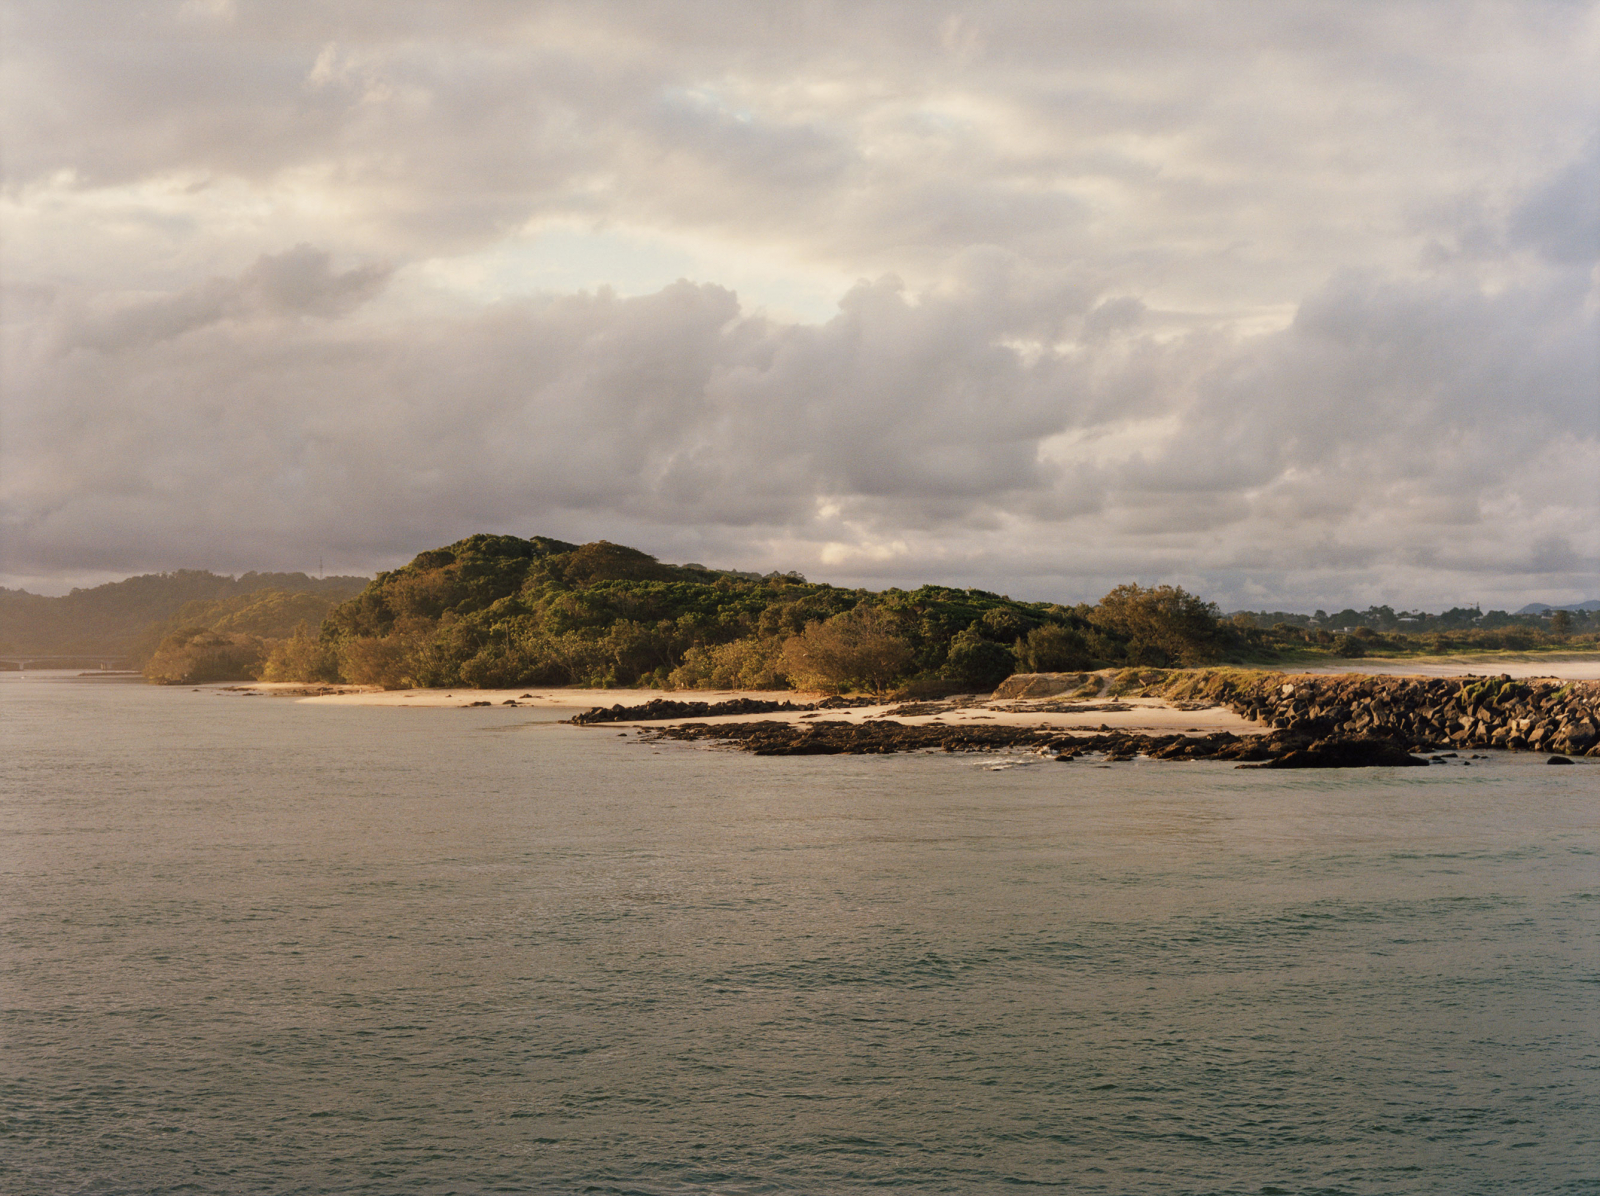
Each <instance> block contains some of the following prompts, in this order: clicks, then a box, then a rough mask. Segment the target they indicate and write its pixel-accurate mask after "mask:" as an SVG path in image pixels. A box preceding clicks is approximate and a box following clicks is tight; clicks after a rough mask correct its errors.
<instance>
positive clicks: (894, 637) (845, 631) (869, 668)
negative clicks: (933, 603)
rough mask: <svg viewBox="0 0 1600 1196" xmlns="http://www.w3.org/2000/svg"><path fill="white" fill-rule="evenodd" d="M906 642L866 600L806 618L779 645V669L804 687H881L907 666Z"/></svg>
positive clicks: (907, 649) (884, 688) (901, 672)
mask: <svg viewBox="0 0 1600 1196" xmlns="http://www.w3.org/2000/svg"><path fill="white" fill-rule="evenodd" d="M911 659H912V656H911V645H910V644H908V643H907V642H906V641H905V640H904V639H903V638H902V637H901V636H900V635H899V634H898V631H897V629H896V628H895V626H894V624H893V623H892V622H891V621H890V620H889V619H887V618H886V617H885V616H884V615H883V614H882V612H880V611H879V610H878V609H877V608H876V607H874V606H870V605H868V604H867V603H862V604H861V605H859V606H857V607H855V608H854V609H852V610H848V611H846V612H845V613H844V614H842V615H835V616H834V617H833V618H831V619H829V620H827V621H826V622H821V621H815V622H811V623H807V624H806V629H805V630H804V631H802V632H801V633H800V634H799V635H796V636H791V637H790V638H789V640H788V641H787V642H785V644H784V645H783V671H784V672H785V673H787V674H788V675H789V676H790V677H791V678H793V679H794V680H796V681H798V682H799V683H800V684H801V685H803V686H806V687H807V688H815V689H843V688H845V687H847V686H850V685H865V686H867V687H868V688H870V689H872V690H874V691H875V692H878V693H882V692H883V691H884V690H886V689H888V688H889V686H890V685H891V684H892V683H893V682H894V681H895V680H896V679H897V678H899V677H900V676H902V675H903V674H904V673H905V672H906V671H907V670H908V669H909V668H910V667H911Z"/></svg>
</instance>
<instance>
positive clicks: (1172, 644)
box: [1092, 585, 1221, 668]
mask: <svg viewBox="0 0 1600 1196" xmlns="http://www.w3.org/2000/svg"><path fill="white" fill-rule="evenodd" d="M1092 617H1093V619H1094V622H1095V623H1096V624H1098V625H1099V626H1100V627H1101V628H1102V629H1103V630H1106V631H1109V632H1111V633H1113V634H1114V635H1117V636H1120V637H1122V638H1124V639H1125V640H1126V641H1127V648H1126V652H1127V660H1128V663H1129V664H1136V665H1153V666H1155V667H1157V668H1163V667H1171V666H1173V665H1184V666H1189V667H1193V666H1195V665H1202V664H1210V663H1211V662H1212V661H1214V660H1216V659H1217V657H1218V656H1219V655H1220V653H1221V621H1220V616H1219V614H1218V611H1217V608H1216V606H1215V605H1214V604H1212V603H1210V602H1207V601H1205V600H1204V599H1203V598H1198V597H1196V596H1195V595H1193V594H1190V593H1188V592H1187V591H1185V590H1183V589H1182V588H1181V587H1178V586H1152V587H1151V588H1149V589H1145V588H1143V587H1141V586H1136V585H1126V586H1118V587H1117V588H1116V589H1114V590H1112V591H1111V592H1110V593H1109V594H1107V595H1106V596H1105V597H1104V598H1102V599H1101V600H1100V605H1099V606H1097V607H1096V608H1095V610H1094V614H1093V616H1092Z"/></svg>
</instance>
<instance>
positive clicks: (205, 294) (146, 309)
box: [54, 245, 392, 353]
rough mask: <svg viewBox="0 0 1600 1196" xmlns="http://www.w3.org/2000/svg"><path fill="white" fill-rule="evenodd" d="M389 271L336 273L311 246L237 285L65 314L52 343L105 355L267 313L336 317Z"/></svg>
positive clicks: (262, 264) (253, 269) (372, 267)
mask: <svg viewBox="0 0 1600 1196" xmlns="http://www.w3.org/2000/svg"><path fill="white" fill-rule="evenodd" d="M391 273H392V267H391V266H389V265H388V264H383V263H379V264H368V265H364V266H356V267H354V268H352V269H350V270H346V271H344V272H342V273H335V272H334V270H333V268H332V257H331V256H330V255H329V254H328V253H327V252H325V251H323V250H320V249H316V248H314V247H312V246H310V245H297V246H295V247H294V248H293V249H289V250H286V251H285V252H283V253H278V254H263V255H262V256H261V257H259V258H258V259H257V260H256V262H255V263H254V264H253V265H252V266H250V267H249V268H248V269H247V270H245V271H244V272H243V273H242V274H241V275H239V277H237V278H234V279H223V278H213V279H209V280H207V281H206V282H203V283H200V284H199V285H197V286H194V287H191V288H189V289H188V290H186V291H183V292H180V293H179V294H176V295H161V296H156V297H137V298H134V299H132V300H129V301H123V302H112V303H110V304H102V305H101V309H100V310H92V309H91V310H87V311H86V310H83V309H81V308H80V309H78V310H69V311H66V312H64V313H63V318H62V319H61V320H60V321H59V326H58V330H57V333H56V336H55V337H54V340H55V343H56V345H57V351H58V352H67V351H69V350H71V349H75V348H87V349H95V350H98V351H100V352H104V353H114V352H120V351H122V350H125V349H130V348H135V347H139V346H145V345H150V344H154V343H155V342H157V341H163V340H169V339H171V338H172V337H175V336H181V335H183V334H184V333H186V332H192V331H194V330H195V329H197V328H204V327H206V326H207V325H210V324H214V323H216V322H217V321H219V320H225V319H235V320H238V319H250V318H253V317H259V316H263V315H273V316H316V317H320V318H322V319H332V318H334V317H337V316H341V315H345V314H347V313H348V312H350V311H352V310H354V309H355V308H356V307H359V306H360V305H361V304H362V303H365V302H367V301H368V300H370V299H371V298H373V297H374V296H375V295H377V294H378V292H379V291H381V290H382V289H383V287H384V286H385V284H386V283H387V282H388V279H389V276H390V274H391Z"/></svg>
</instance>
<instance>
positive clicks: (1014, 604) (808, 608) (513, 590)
mask: <svg viewBox="0 0 1600 1196" xmlns="http://www.w3.org/2000/svg"><path fill="white" fill-rule="evenodd" d="M1235 638H1236V637H1235V636H1234V634H1233V632H1232V631H1231V629H1230V628H1229V627H1228V626H1227V625H1224V624H1222V623H1221V622H1220V621H1219V620H1218V618H1217V613H1216V610H1215V608H1214V607H1212V606H1211V605H1210V604H1208V603H1206V602H1204V601H1202V600H1201V599H1199V598H1196V597H1194V596H1193V595H1190V594H1186V593H1184V592H1183V591H1182V590H1180V589H1174V588H1171V587H1159V588H1156V589H1149V590H1143V589H1140V588H1139V587H1137V586H1123V587H1119V588H1118V589H1117V590H1114V591H1113V592H1112V593H1111V594H1108V595H1107V596H1106V597H1105V598H1104V599H1103V600H1102V601H1101V602H1100V603H1099V604H1098V605H1096V606H1093V607H1090V606H1087V605H1080V606H1077V607H1065V606H1060V605H1055V604H1051V603H1038V602H1019V601H1015V600H1013V599H1011V598H1008V597H1005V596H1004V595H1000V594H992V593H989V592H986V591H983V590H975V589H956V588H952V587H949V586H939V585H926V586H923V587H921V588H920V589H917V590H910V591H907V590H886V591H882V592H878V593H873V592H869V591H866V590H852V589H842V588H839V587H836V586H831V585H825V584H818V583H814V582H808V581H807V580H806V579H805V578H804V577H802V576H800V575H799V574H796V573H788V574H779V573H773V574H768V575H766V576H764V577H763V576H758V575H756V574H750V573H737V572H729V571H719V570H713V569H706V568H704V567H702V566H698V565H668V564H663V563H661V562H660V561H657V560H656V559H655V558H654V557H651V556H649V555H647V554H645V553H643V552H640V551H638V550H637V549H633V548H626V547H623V546H621V545H617V544H610V543H607V542H606V541H603V540H602V541H599V542H596V543H593V544H584V545H575V544H568V543H564V542H562V541H560V540H551V539H547V538H545V537H534V538H533V539H530V540H524V539H520V538H518V537H515V536H491V535H477V536H470V537H468V538H467V539H465V540H461V541H459V542H458V543H455V544H452V545H450V546H449V547H447V548H440V549H435V550H432V551H429V552H424V553H422V554H421V555H419V556H418V557H417V558H416V559H415V560H413V561H412V562H411V563H410V564H409V565H406V566H404V567H403V568H400V569H396V570H394V571H393V572H390V573H383V574H380V575H379V576H378V577H377V578H376V579H375V580H374V581H373V582H372V583H371V585H369V586H368V587H367V588H366V589H365V591H363V592H362V593H361V594H360V595H359V596H357V597H355V598H353V599H351V600H350V601H348V602H345V603H343V604H341V605H340V606H338V607H336V608H335V609H334V610H333V611H332V612H331V613H330V615H329V616H328V619H327V621H326V622H325V623H324V624H323V627H322V633H321V636H320V638H319V639H318V640H315V641H312V640H310V639H309V638H307V637H298V638H296V639H294V640H290V641H288V642H286V643H284V644H281V645H279V646H278V648H277V649H276V650H275V651H274V652H273V654H272V656H271V658H270V659H269V661H268V664H267V668H266V673H265V675H266V676H267V678H268V679H275V680H329V681H332V680H342V681H352V682H359V683H366V684H379V685H385V686H476V687H499V686H523V685H637V684H654V685H668V686H673V687H677V688H692V687H695V686H709V685H715V686H718V687H723V686H726V687H732V688H744V689H754V688H769V687H783V686H786V685H795V686H802V687H806V688H811V687H846V686H852V685H861V686H867V687H871V688H878V689H881V688H885V687H887V686H889V685H903V684H905V683H908V682H913V683H914V682H926V683H929V684H945V685H952V686H959V687H966V688H974V689H977V688H985V687H992V686H993V685H994V684H995V683H996V682H998V681H999V680H1001V679H1003V678H1004V677H1006V676H1008V675H1009V674H1010V673H1012V672H1013V671H1016V670H1017V669H1024V670H1075V669H1082V668H1088V667H1099V666H1103V665H1109V664H1119V663H1148V664H1153V665H1178V664H1204V663H1209V662H1211V661H1213V660H1216V659H1218V658H1219V657H1221V656H1222V655H1224V653H1225V652H1226V651H1227V649H1228V648H1229V647H1230V645H1232V644H1233V642H1234V639H1235Z"/></svg>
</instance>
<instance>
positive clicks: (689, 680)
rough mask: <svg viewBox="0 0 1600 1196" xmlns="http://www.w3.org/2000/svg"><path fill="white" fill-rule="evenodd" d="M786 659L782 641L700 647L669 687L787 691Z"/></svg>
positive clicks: (685, 657) (691, 651)
mask: <svg viewBox="0 0 1600 1196" xmlns="http://www.w3.org/2000/svg"><path fill="white" fill-rule="evenodd" d="M782 657H783V641H782V640H778V639H767V640H760V639H748V640H734V641H733V643H731V644H714V645H711V646H709V647H707V646H704V645H701V644H696V645H695V646H694V647H692V648H690V649H689V650H688V651H687V652H685V653H684V654H683V663H682V664H681V665H679V666H678V667H677V668H675V669H673V670H672V672H671V673H670V674H668V676H667V684H668V686H670V687H671V688H673V689H787V688H788V687H789V678H788V676H787V675H786V674H785V673H784V672H783V663H782Z"/></svg>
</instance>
